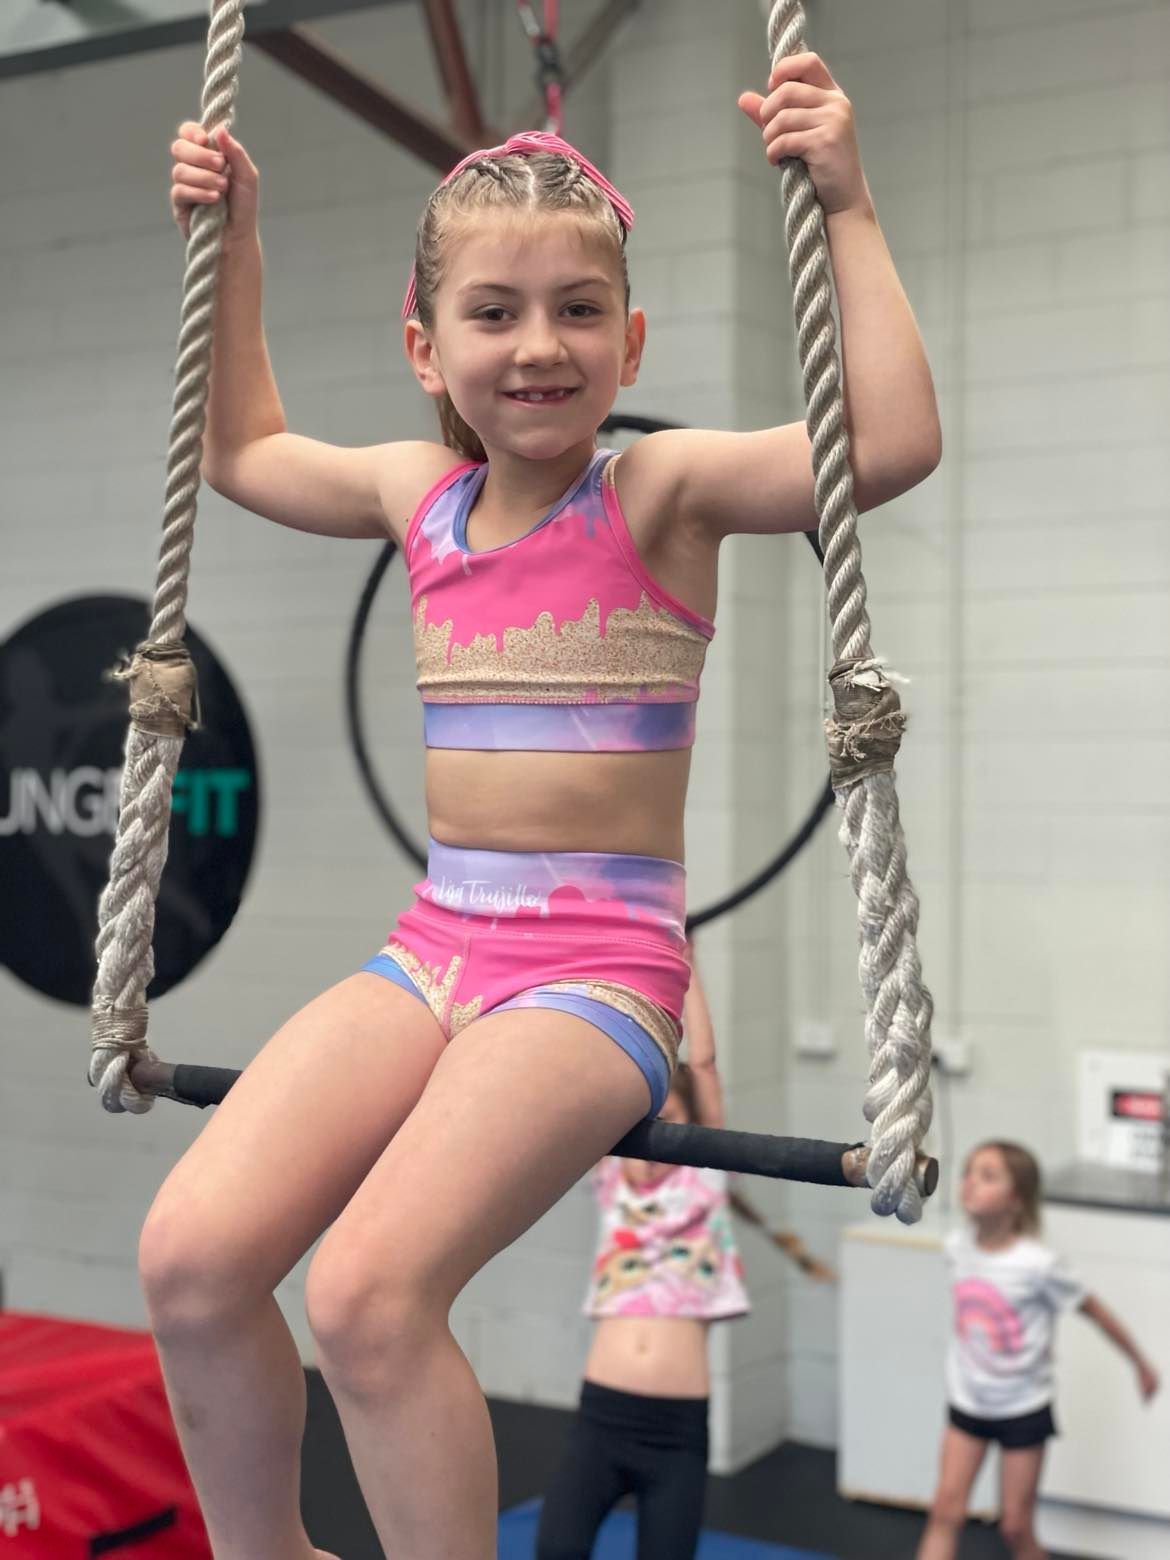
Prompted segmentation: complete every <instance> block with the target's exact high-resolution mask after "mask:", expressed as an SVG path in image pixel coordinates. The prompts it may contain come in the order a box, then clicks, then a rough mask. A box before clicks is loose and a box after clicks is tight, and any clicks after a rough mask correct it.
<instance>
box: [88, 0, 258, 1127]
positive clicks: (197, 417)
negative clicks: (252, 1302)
mask: <svg viewBox="0 0 1170 1560" xmlns="http://www.w3.org/2000/svg"><path fill="white" fill-rule="evenodd" d="M243 8H244V0H210V20H209V31H208V42H207V60H206V64H205V68H204V83H203V98H202V113H201V121H202V124H203V128H204V129H205V130H206V131H207V133H208V135H209V136H210V135H211V134H212V132H213V131H214V130H216V129H217V128H218V127H219V126H220V125H230V124H231V121H232V110H233V107H234V105H235V99H236V91H237V87H238V81H239V69H240V58H241V55H242V52H243V49H242V43H243V35H244V17H243ZM224 216H225V203H224V202H223V201H222V200H220V201H216V202H214V203H213V204H211V205H205V206H196V207H194V208H193V210H192V214H191V218H192V219H191V235H190V238H189V240H188V243H187V255H186V270H185V273H184V276H183V295H182V305H181V309H180V320H179V341H178V353H177V360H176V365H175V390H174V397H173V402H172V413H171V427H170V437H169V446H168V450H167V479H166V499H165V507H164V515H163V535H162V547H161V550H160V554H159V564H158V575H157V579H156V583H155V596H154V615H153V618H152V621H151V625H150V633H149V639H148V645H150V646H154V647H160V648H161V647H177V646H180V645H181V642H182V638H183V633H184V630H185V628H186V607H187V574H188V568H189V564H190V556H191V544H192V540H193V537H194V528H195V513H196V498H197V495H198V492H199V467H200V463H201V461H202V457H203V429H204V424H205V420H206V404H207V386H208V381H209V378H210V371H211V327H212V313H213V309H214V303H215V283H216V272H217V268H218V262H219V252H220V247H221V239H222V234H223V223H224ZM140 648H142V647H140ZM147 675H148V680H149V672H148V674H147ZM154 702H155V703H156V704H157V702H158V701H157V700H156V701H154ZM163 702H164V703H165V702H167V701H166V700H164V701H163ZM164 724H165V723H164ZM184 724H189V721H185V720H183V719H179V720H177V721H176V720H171V722H170V725H171V726H172V727H174V726H177V727H178V732H177V734H161V735H160V734H159V732H158V729H157V728H158V721H157V719H155V718H152V714H151V711H149V710H147V709H146V708H145V705H144V702H143V701H140V702H139V705H138V706H137V707H135V706H132V708H131V726H130V730H129V733H128V736H127V739H126V763H125V769H124V771H123V775H122V794H121V811H120V816H119V819H118V830H117V834H116V836H115V839H114V851H113V856H112V859H111V862H110V880H109V883H108V885H107V887H106V889H105V892H104V893H103V894H102V897H101V901H100V903H99V905H98V939H97V956H98V970H97V978H96V980H95V983H94V990H93V1012H92V1017H93V1051H92V1054H91V1057H90V1066H89V1081H90V1083H92V1084H95V1085H96V1086H97V1087H98V1088H99V1089H100V1090H101V1099H102V1104H103V1105H104V1106H105V1108H106V1109H107V1110H110V1111H134V1112H136V1113H141V1112H144V1111H146V1110H149V1109H150V1106H151V1104H152V1100H151V1098H150V1096H148V1095H144V1094H141V1093H140V1092H139V1091H138V1090H137V1089H135V1087H134V1085H133V1084H132V1083H131V1081H130V1078H129V1076H128V1069H129V1067H130V1064H131V1063H132V1062H133V1061H135V1060H137V1059H138V1058H139V1057H143V1056H150V1055H151V1054H152V1053H151V1052H150V1050H149V1049H148V1047H147V1045H146V1026H147V1014H146V988H147V986H148V985H149V984H150V980H151V977H152V976H153V974H154V956H153V953H152V951H151V938H152V936H153V933H154V913H155V911H154V906H155V898H156V896H157V893H158V884H159V879H160V877H161V876H162V869H163V865H164V863H165V862H166V858H167V834H168V829H169V827H170V820H171V786H172V782H173V780H174V776H175V771H176V769H177V768H178V765H179V756H180V754H181V752H182V748H183V736H182V727H183V725H184ZM152 728H153V729H152Z"/></svg>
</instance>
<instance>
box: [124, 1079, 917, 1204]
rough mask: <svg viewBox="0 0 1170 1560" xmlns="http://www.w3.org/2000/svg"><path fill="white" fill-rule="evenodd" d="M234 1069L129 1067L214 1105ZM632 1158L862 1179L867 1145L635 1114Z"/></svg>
mask: <svg viewBox="0 0 1170 1560" xmlns="http://www.w3.org/2000/svg"><path fill="white" fill-rule="evenodd" d="M239 1076H240V1075H239V1073H238V1072H236V1071H234V1070H233V1069H232V1068H230V1067H193V1066H189V1065H187V1064H185V1063H182V1062H178V1063H174V1062H160V1061H158V1060H157V1059H151V1058H147V1057H143V1058H142V1059H141V1060H139V1061H136V1062H135V1063H134V1064H133V1066H132V1067H131V1069H130V1078H131V1081H132V1082H133V1084H134V1087H135V1088H136V1089H138V1090H140V1091H141V1093H143V1094H153V1095H157V1096H159V1097H161V1098H163V1099H168V1100H178V1101H179V1102H180V1103H181V1104H184V1105H198V1106H200V1107H204V1106H207V1105H218V1104H219V1103H220V1102H221V1100H223V1098H224V1096H225V1095H226V1094H227V1092H228V1090H229V1089H230V1088H231V1086H232V1084H234V1083H235V1081H236V1079H237V1078H238V1077H239ZM612 1151H613V1153H615V1154H620V1155H622V1156H624V1157H625V1158H629V1159H648V1160H653V1161H654V1162H655V1163H658V1164H666V1165H696V1166H699V1167H700V1168H703V1169H710V1170H728V1171H732V1172H736V1173H738V1174H741V1175H764V1176H770V1177H771V1178H773V1179H774V1180H780V1181H806V1182H811V1183H813V1184H814V1185H817V1186H865V1185H867V1184H868V1183H867V1181H866V1171H867V1169H868V1166H869V1148H868V1146H867V1145H866V1144H864V1143H825V1142H822V1141H820V1140H819V1139H818V1138H793V1137H773V1136H772V1135H771V1134H770V1133H767V1132H732V1131H729V1130H728V1129H727V1128H724V1127H700V1126H696V1125H694V1124H692V1123H686V1124H683V1123H678V1122H668V1121H640V1122H639V1123H638V1125H637V1126H636V1127H634V1128H633V1129H632V1130H631V1131H630V1132H627V1133H626V1135H625V1137H623V1138H622V1140H621V1141H620V1142H619V1143H616V1144H615V1145H614V1147H613V1150H612ZM914 1179H915V1182H916V1184H917V1186H918V1190H919V1192H920V1193H921V1195H922V1196H923V1197H929V1196H930V1195H931V1194H932V1193H933V1191H934V1189H935V1187H936V1186H937V1185H938V1160H937V1159H931V1158H930V1157H929V1155H927V1154H919V1155H918V1157H917V1160H916V1163H915V1169H914Z"/></svg>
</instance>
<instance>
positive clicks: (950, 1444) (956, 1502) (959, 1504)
mask: <svg viewBox="0 0 1170 1560" xmlns="http://www.w3.org/2000/svg"><path fill="white" fill-rule="evenodd" d="M986 1453H987V1442H986V1441H981V1440H979V1438H978V1437H977V1436H973V1435H966V1434H964V1432H963V1431H962V1430H956V1429H955V1427H954V1425H948V1426H947V1427H946V1429H945V1430H944V1431H943V1443H942V1453H941V1456H940V1459H939V1474H938V1488H937V1489H936V1490H935V1493H934V1500H933V1501H932V1502H931V1506H930V1515H929V1516H928V1517H927V1519H926V1531H925V1532H924V1533H923V1535H922V1540H921V1542H920V1543H919V1545H918V1555H917V1560H955V1556H956V1555H957V1554H958V1552H959V1535H960V1534H961V1533H962V1531H963V1526H964V1524H965V1523H966V1521H967V1502H968V1501H969V1500H970V1498H971V1486H972V1485H973V1484H974V1483H975V1480H976V1479H977V1478H978V1476H979V1470H980V1468H982V1466H983V1458H984V1456H985V1455H986Z"/></svg>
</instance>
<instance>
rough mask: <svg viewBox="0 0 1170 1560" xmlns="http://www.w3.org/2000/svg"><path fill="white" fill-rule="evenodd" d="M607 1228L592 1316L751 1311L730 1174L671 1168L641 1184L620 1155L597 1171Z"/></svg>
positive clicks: (710, 1317)
mask: <svg viewBox="0 0 1170 1560" xmlns="http://www.w3.org/2000/svg"><path fill="white" fill-rule="evenodd" d="M593 1189H594V1191H595V1192H596V1194H597V1200H598V1203H599V1204H600V1206H601V1231H600V1236H599V1239H598V1245H597V1256H596V1257H595V1258H594V1262H593V1275H592V1279H591V1282H590V1285H589V1296H588V1299H587V1300H586V1302H585V1314H586V1315H587V1316H592V1317H602V1316H684V1317H693V1318H696V1319H698V1320H700V1321H707V1322H716V1321H721V1320H725V1319H726V1318H727V1317H731V1316H743V1315H744V1313H745V1312H747V1311H748V1310H750V1306H749V1304H748V1297H747V1291H746V1290H745V1288H744V1286H743V1264H742V1262H741V1261H740V1258H739V1252H738V1251H737V1249H736V1245H735V1234H734V1231H733V1230H732V1227H731V1211H730V1208H729V1205H728V1201H727V1176H726V1174H725V1173H724V1172H723V1171H722V1170H696V1169H693V1168H692V1167H691V1166H689V1165H678V1166H672V1167H670V1168H669V1169H665V1170H664V1173H663V1175H662V1176H661V1177H660V1178H659V1179H658V1180H657V1181H651V1182H649V1183H647V1184H646V1185H644V1186H633V1185H631V1184H630V1182H629V1181H628V1180H627V1179H626V1174H625V1170H624V1168H623V1165H622V1161H621V1160H620V1159H618V1158H616V1157H614V1156H613V1155H612V1154H611V1155H609V1156H608V1157H607V1158H605V1159H603V1160H602V1161H601V1163H600V1164H599V1165H598V1166H597V1168H596V1170H594V1172H593Z"/></svg>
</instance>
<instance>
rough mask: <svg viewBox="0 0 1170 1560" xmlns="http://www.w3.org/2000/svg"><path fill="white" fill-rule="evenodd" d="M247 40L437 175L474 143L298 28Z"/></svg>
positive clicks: (461, 156)
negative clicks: (421, 111) (407, 101)
mask: <svg viewBox="0 0 1170 1560" xmlns="http://www.w3.org/2000/svg"><path fill="white" fill-rule="evenodd" d="M251 43H252V47H253V48H255V49H259V50H261V52H262V53H264V54H267V55H269V56H270V58H272V59H274V60H277V61H279V63H280V64H281V65H283V66H285V67H286V69H288V70H291V71H292V72H293V73H294V74H295V75H297V76H299V77H300V78H301V80H302V81H306V82H308V84H309V85H310V86H311V87H316V88H317V90H318V91H319V92H324V93H325V95H326V96H327V97H330V98H332V99H333V101H334V102H335V103H339V104H340V105H341V107H342V108H345V109H348V111H349V112H350V113H351V114H355V115H356V116H357V118H359V119H364V120H365V122H366V124H368V125H372V126H373V128H374V129H375V130H380V131H381V132H382V134H383V135H387V136H389V137H390V138H391V139H392V140H394V141H397V142H398V143H399V144H400V145H401V146H404V147H405V148H406V150H407V151H408V152H412V153H413V154H414V155H415V156H416V157H419V158H421V159H422V161H423V162H427V163H430V164H431V166H432V167H433V168H437V169H438V170H439V172H440V173H447V172H449V171H450V169H452V168H453V167H454V166H455V164H456V163H457V162H459V161H460V159H461V158H463V157H466V155H467V153H468V152H470V151H472V150H474V148H475V147H476V146H477V145H478V144H479V143H478V141H476V140H475V139H473V138H470V137H465V136H462V135H460V134H459V132H458V131H456V130H452V129H450V128H449V127H448V126H447V125H441V124H439V123H438V122H437V121H435V120H433V119H429V118H428V117H427V116H426V115H425V114H421V113H420V112H419V111H418V109H417V108H412V107H410V105H408V104H406V103H403V102H401V101H400V100H399V99H398V98H396V97H393V96H392V95H391V94H390V93H389V92H387V91H386V89H385V87H383V86H381V85H380V84H379V83H378V82H376V81H371V80H370V78H369V77H368V76H363V75H362V74H361V73H360V72H359V71H356V70H355V69H354V68H353V66H352V65H350V64H348V63H347V62H346V61H345V60H343V59H342V58H341V56H340V55H338V54H334V53H333V51H332V50H331V49H329V48H327V47H326V45H325V44H323V43H322V42H321V41H320V39H319V38H314V37H311V36H310V34H309V33H308V32H306V30H305V29H304V28H303V27H289V28H286V29H285V31H283V32H265V33H260V34H259V35H256V34H253V36H252V39H251Z"/></svg>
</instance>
